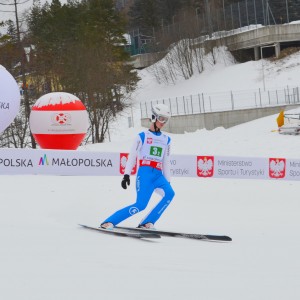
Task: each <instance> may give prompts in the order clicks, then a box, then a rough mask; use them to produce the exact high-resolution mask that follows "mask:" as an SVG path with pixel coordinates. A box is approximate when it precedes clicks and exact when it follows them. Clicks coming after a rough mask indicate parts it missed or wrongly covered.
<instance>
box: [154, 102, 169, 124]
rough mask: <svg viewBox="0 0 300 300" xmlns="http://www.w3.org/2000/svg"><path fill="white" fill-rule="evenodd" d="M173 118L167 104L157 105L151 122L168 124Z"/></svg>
mask: <svg viewBox="0 0 300 300" xmlns="http://www.w3.org/2000/svg"><path fill="white" fill-rule="evenodd" d="M170 117H171V113H170V109H169V107H168V106H167V105H165V104H155V105H154V106H153V107H152V117H151V122H153V123H155V122H156V121H159V122H160V123H166V122H167V121H168V120H169V119H170Z"/></svg>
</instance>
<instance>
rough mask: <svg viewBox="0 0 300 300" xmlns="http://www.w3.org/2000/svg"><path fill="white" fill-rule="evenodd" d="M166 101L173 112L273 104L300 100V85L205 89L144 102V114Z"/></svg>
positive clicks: (245, 107) (214, 110) (255, 106)
mask: <svg viewBox="0 0 300 300" xmlns="http://www.w3.org/2000/svg"><path fill="white" fill-rule="evenodd" d="M157 103H164V104H166V105H168V106H169V107H170V110H171V114H172V116H178V115H189V114H199V113H209V112H218V111H229V110H239V109H253V108H262V107H273V106H281V105H288V104H298V103H299V104H300V98H299V87H289V86H287V87H286V88H284V89H281V90H277V89H276V90H267V91H263V90H261V89H258V90H244V91H229V92H218V93H201V94H197V95H189V96H182V97H175V98H168V99H160V100H152V101H148V102H141V103H140V109H141V118H142V119H144V118H149V117H150V116H151V108H152V106H153V105H154V104H157Z"/></svg>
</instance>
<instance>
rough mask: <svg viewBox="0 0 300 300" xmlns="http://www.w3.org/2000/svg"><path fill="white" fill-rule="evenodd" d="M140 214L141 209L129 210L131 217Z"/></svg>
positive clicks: (133, 208)
mask: <svg viewBox="0 0 300 300" xmlns="http://www.w3.org/2000/svg"><path fill="white" fill-rule="evenodd" d="M138 212H139V209H138V208H137V207H134V206H133V207H130V209H129V213H130V214H131V215H135V214H137V213H138Z"/></svg>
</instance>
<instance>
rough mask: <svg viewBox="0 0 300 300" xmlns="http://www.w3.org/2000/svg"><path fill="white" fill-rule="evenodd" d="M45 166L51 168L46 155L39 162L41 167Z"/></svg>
mask: <svg viewBox="0 0 300 300" xmlns="http://www.w3.org/2000/svg"><path fill="white" fill-rule="evenodd" d="M44 165H47V166H49V162H48V158H47V155H46V154H44V156H42V157H41V158H40V161H39V166H44Z"/></svg>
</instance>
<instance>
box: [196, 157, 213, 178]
mask: <svg viewBox="0 0 300 300" xmlns="http://www.w3.org/2000/svg"><path fill="white" fill-rule="evenodd" d="M197 174H198V176H199V177H212V176H213V174H214V157H213V156H198V157H197Z"/></svg>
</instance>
